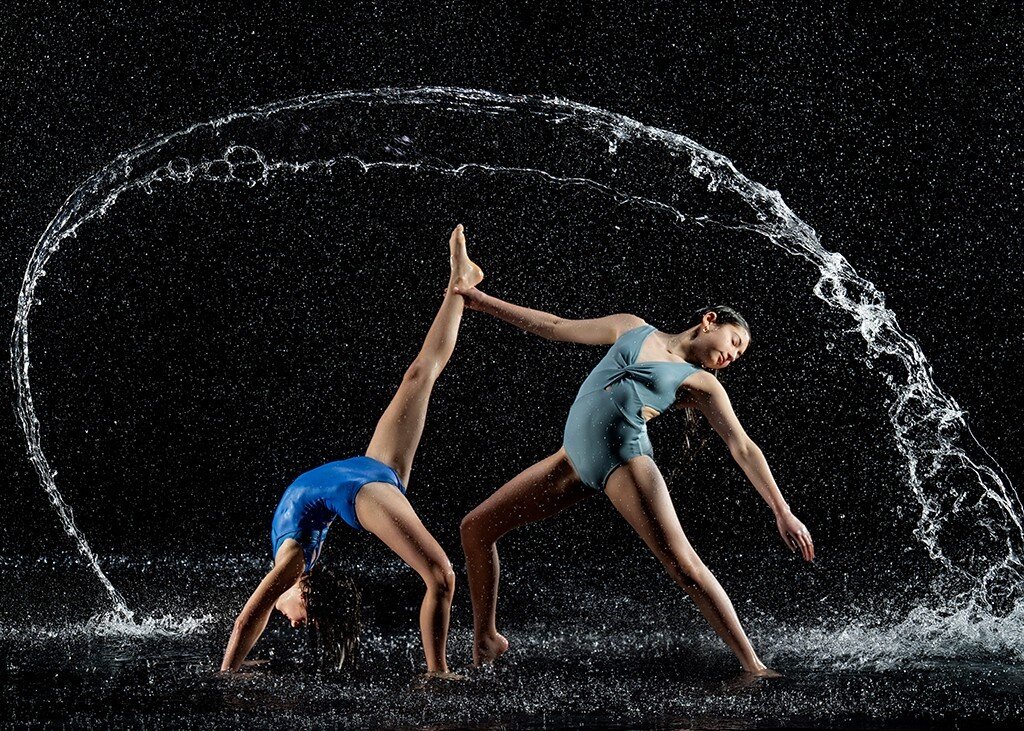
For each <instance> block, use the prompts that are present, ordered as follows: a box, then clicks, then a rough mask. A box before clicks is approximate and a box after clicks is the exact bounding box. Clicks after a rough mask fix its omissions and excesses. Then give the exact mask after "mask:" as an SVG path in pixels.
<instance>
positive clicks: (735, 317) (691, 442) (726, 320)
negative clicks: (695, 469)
mask: <svg viewBox="0 0 1024 731" xmlns="http://www.w3.org/2000/svg"><path fill="white" fill-rule="evenodd" d="M709 312H714V313H715V315H716V316H717V317H716V319H715V322H716V323H717V324H719V325H736V326H737V327H741V328H743V329H744V330H746V331H747V332H748V333H750V325H749V324H747V321H746V319H745V318H744V317H743V315H741V314H740V313H739V312H737V311H736V310H734V309H733V308H732V307H729V306H728V305H715V306H714V307H704V308H702V309H700V310H697V311H696V312H694V313H693V314H692V315H690V319H689V320H688V321H687V323H686V327H685V328H684V329H686V330H689V329H690V328H691V327H693V326H695V325H699V324H700V321H701V320H702V319H703V318H704V315H706V314H707V313H709ZM751 341H753V335H751ZM748 347H749V346H748ZM712 375H714V377H715V378H718V377H719V372H718V371H717V370H715V371H712ZM685 412H686V426H685V427H684V431H683V437H684V439H685V441H686V449H685V450H684V451H685V453H686V456H687V460H686V461H687V463H691V462H693V459H694V457H695V456H696V455H697V452H699V451H700V450H701V449H703V447H704V445H705V444H707V443H708V441H709V440H710V438H711V429H710V427H708V426H707V425H702V422H703V420H702V419H700V418H699V417H698V415H697V411H696V409H692V408H688V409H685Z"/></svg>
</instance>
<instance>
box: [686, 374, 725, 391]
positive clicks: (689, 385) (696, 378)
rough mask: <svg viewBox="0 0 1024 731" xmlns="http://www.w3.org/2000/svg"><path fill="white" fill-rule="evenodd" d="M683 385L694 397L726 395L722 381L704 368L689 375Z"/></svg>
mask: <svg viewBox="0 0 1024 731" xmlns="http://www.w3.org/2000/svg"><path fill="white" fill-rule="evenodd" d="M682 385H683V388H684V389H686V390H687V391H689V392H690V394H691V395H692V396H693V397H694V398H700V397H704V398H707V397H710V396H719V395H721V396H724V395H725V386H723V385H722V382H721V381H719V380H718V379H717V378H715V377H714V376H713V375H711V374H710V373H708V372H707V371H705V370H703V369H702V370H698V371H695V372H694V373H691V374H690V375H689V376H687V377H686V378H685V379H684V380H683V384H682Z"/></svg>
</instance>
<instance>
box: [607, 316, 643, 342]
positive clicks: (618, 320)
mask: <svg viewBox="0 0 1024 731" xmlns="http://www.w3.org/2000/svg"><path fill="white" fill-rule="evenodd" d="M609 319H611V320H612V321H613V324H614V327H615V336H616V338H620V337H622V336H623V335H625V334H626V333H628V332H631V331H633V330H638V329H640V328H641V327H650V326H649V325H648V324H647V321H646V320H644V319H643V318H642V317H637V316H636V315H630V314H628V313H625V312H622V313H619V314H617V315H611V317H610V318H609Z"/></svg>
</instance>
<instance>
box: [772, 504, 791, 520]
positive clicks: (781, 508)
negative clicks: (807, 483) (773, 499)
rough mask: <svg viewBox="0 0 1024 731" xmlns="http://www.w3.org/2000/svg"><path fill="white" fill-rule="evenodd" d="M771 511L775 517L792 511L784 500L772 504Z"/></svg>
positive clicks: (789, 513)
mask: <svg viewBox="0 0 1024 731" xmlns="http://www.w3.org/2000/svg"><path fill="white" fill-rule="evenodd" d="M772 512H774V513H775V517H776V518H781V517H783V516H785V515H792V514H793V511H792V510H790V509H789V504H788V503H786V502H781V503H777V504H776V505H773V506H772Z"/></svg>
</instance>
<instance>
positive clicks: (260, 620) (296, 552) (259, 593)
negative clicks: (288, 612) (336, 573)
mask: <svg viewBox="0 0 1024 731" xmlns="http://www.w3.org/2000/svg"><path fill="white" fill-rule="evenodd" d="M292 549H293V550H289V552H288V553H287V554H286V555H281V554H279V559H278V561H277V563H276V564H275V565H274V568H272V569H271V570H270V573H268V574H267V575H266V576H265V577H264V578H263V581H261V582H260V585H259V586H258V587H256V591H254V592H253V593H252V596H251V597H249V601H247V602H246V603H245V606H244V607H242V612H241V614H239V615H238V619H236V620H235V626H234V629H233V630H232V631H231V639H230V640H228V649H227V650H226V651H225V652H224V660H223V661H222V662H221V665H220V669H221V672H234V671H236V670H238V668H240V667H241V666H242V661H244V660H245V656H246V655H248V654H249V650H251V649H252V646H253V645H255V644H256V640H258V639H259V638H260V635H262V634H263V630H264V629H266V627H267V621H268V620H269V619H270V614H271V612H273V611H274V603H275V602H277V599H278V597H280V596H281V595H282V594H284V593H285V592H286V591H288V589H289V588H291V586H292V584H294V583H295V582H296V581H298V580H299V577H300V576H302V570H303V569H304V568H305V559H304V558H303V556H302V549H300V548H298V547H297V546H294V547H292ZM284 550H285V549H282V552H283V551H284Z"/></svg>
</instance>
